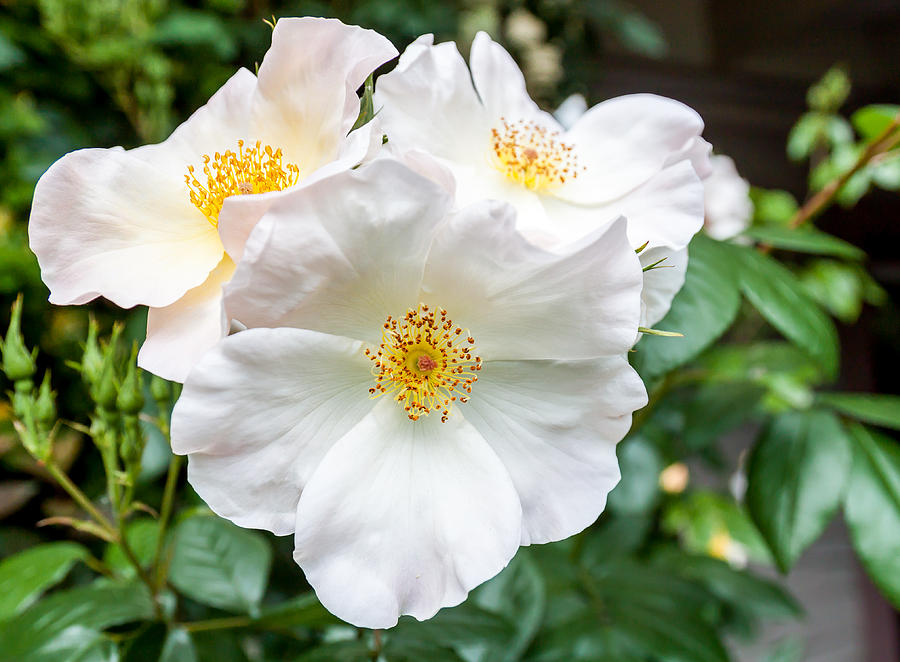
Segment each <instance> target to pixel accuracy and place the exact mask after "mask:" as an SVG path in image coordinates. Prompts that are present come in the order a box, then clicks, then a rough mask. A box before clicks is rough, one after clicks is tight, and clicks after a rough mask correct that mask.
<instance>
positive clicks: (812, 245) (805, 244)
mask: <svg viewBox="0 0 900 662" xmlns="http://www.w3.org/2000/svg"><path fill="white" fill-rule="evenodd" d="M744 234H745V235H747V236H748V237H750V238H752V239H755V240H756V241H759V242H761V243H764V244H769V245H770V246H774V247H775V248H783V249H785V250H789V251H796V252H798V253H812V254H813V255H833V256H835V257H842V258H846V259H848V260H861V259H863V258H864V257H865V256H866V254H865V253H864V252H863V251H862V249H859V248H857V247H856V246H854V245H853V244H851V243H849V242H846V241H844V240H843V239H838V238H837V237H835V236H832V235H830V234H827V233H825V232H821V231H820V230H815V229H812V228H806V229H796V230H794V229H790V228H786V227H781V226H777V225H757V226H755V227H752V228H748V229H747V230H746V231H745V232H744Z"/></svg>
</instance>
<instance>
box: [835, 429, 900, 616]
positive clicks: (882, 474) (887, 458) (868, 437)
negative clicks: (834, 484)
mask: <svg viewBox="0 0 900 662" xmlns="http://www.w3.org/2000/svg"><path fill="white" fill-rule="evenodd" d="M851 433H852V435H853V440H854V442H855V444H854V453H853V470H852V472H851V474H850V480H849V483H848V485H847V492H846V496H845V497H844V516H845V519H846V520H847V526H848V528H849V529H850V538H851V540H852V541H853V547H854V548H855V549H856V553H857V554H859V558H860V560H862V563H863V565H864V566H865V568H866V571H867V572H868V573H869V576H870V577H872V580H873V581H874V582H875V584H876V585H877V586H878V588H879V589H880V590H881V592H882V593H883V594H884V595H885V597H887V598H888V600H890V601H891V603H893V605H894V607H897V608H900V553H898V550H900V446H898V445H897V442H896V441H894V440H893V439H889V438H887V437H883V436H881V435H879V434H877V433H874V432H871V431H869V430H867V429H866V428H865V427H863V426H861V425H854V426H853V427H852V428H851Z"/></svg>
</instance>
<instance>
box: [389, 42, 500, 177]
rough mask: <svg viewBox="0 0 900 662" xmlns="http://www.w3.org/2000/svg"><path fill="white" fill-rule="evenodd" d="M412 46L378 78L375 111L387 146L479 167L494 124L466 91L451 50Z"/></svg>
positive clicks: (462, 66) (464, 71)
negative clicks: (420, 150)
mask: <svg viewBox="0 0 900 662" xmlns="http://www.w3.org/2000/svg"><path fill="white" fill-rule="evenodd" d="M427 43H428V41H427V40H424V41H423V40H422V39H420V40H419V41H416V42H415V43H413V44H412V45H411V46H410V47H409V48H408V49H407V52H406V53H404V54H403V56H402V57H401V60H400V65H401V66H398V67H397V69H395V70H394V71H392V72H390V73H387V74H385V75H383V76H381V77H379V78H378V84H377V85H376V88H375V105H376V107H378V108H380V109H381V110H380V112H379V114H378V116H379V118H380V119H381V121H382V123H383V126H384V130H385V132H386V133H387V136H388V141H389V143H394V144H395V145H397V147H399V148H400V150H402V151H406V150H410V149H422V150H425V151H427V152H431V153H432V154H434V155H435V156H438V157H441V158H445V159H449V160H451V161H462V162H471V161H473V160H474V161H485V159H486V158H487V150H488V149H489V148H490V137H491V127H492V125H493V122H494V120H495V119H497V118H494V117H491V116H490V114H489V113H488V111H487V110H486V109H485V108H484V106H483V105H482V104H481V102H480V101H479V99H478V96H477V95H476V93H475V88H474V87H473V86H472V79H471V77H470V76H469V69H468V68H467V67H466V63H465V62H464V61H463V59H462V56H461V55H460V54H459V51H458V50H456V44H454V43H453V42H445V43H443V44H438V45H437V46H427V45H426V44H427Z"/></svg>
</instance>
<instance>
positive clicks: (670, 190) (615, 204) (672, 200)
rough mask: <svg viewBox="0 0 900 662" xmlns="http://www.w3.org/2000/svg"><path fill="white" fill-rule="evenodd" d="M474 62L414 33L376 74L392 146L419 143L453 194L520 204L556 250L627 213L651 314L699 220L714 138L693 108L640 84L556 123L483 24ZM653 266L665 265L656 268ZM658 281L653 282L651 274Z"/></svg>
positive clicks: (654, 317) (677, 279)
mask: <svg viewBox="0 0 900 662" xmlns="http://www.w3.org/2000/svg"><path fill="white" fill-rule="evenodd" d="M469 64H470V68H471V75H470V69H469V68H467V67H466V64H465V62H464V61H463V59H462V57H461V56H460V54H459V52H458V51H457V50H456V46H455V44H453V43H442V44H438V45H437V46H434V45H433V39H432V36H431V35H425V36H424V37H420V38H419V39H418V40H417V41H415V42H414V43H413V44H411V45H410V46H409V47H408V48H407V49H406V52H405V53H403V55H402V56H401V57H400V61H399V63H398V65H397V67H396V69H395V70H394V71H392V72H390V73H389V74H386V75H384V76H381V77H380V78H379V80H378V84H377V87H376V92H375V97H376V101H377V106H379V107H380V109H381V110H380V114H379V118H380V119H381V121H382V126H383V127H384V130H385V132H386V133H387V135H388V139H389V141H390V142H389V144H390V145H392V149H394V150H395V151H396V152H397V153H402V152H404V151H411V150H424V151H427V152H429V153H431V154H432V155H433V156H435V157H437V158H438V159H439V160H440V162H441V163H442V164H443V165H444V166H446V167H447V168H449V170H450V171H451V172H452V173H453V175H454V177H455V179H456V194H457V196H458V199H459V202H460V204H465V203H467V202H471V201H474V200H479V199H483V198H487V199H495V200H503V201H506V202H509V203H510V204H512V205H513V206H514V207H515V208H516V212H517V214H518V228H519V230H520V231H521V232H523V233H524V234H526V236H528V237H529V239H531V240H532V241H533V242H534V243H536V244H538V245H541V246H544V247H547V248H551V249H553V248H554V247H555V246H558V245H562V244H565V243H567V242H570V241H573V240H575V239H578V238H580V237H583V236H585V235H587V234H589V233H590V232H593V231H594V230H596V229H598V228H602V227H606V226H608V225H609V224H610V223H612V222H613V221H614V220H615V219H616V218H618V217H620V216H624V217H625V218H626V219H627V221H628V237H629V239H630V241H631V244H632V246H633V247H634V248H638V247H640V246H642V245H644V244H645V243H648V242H649V244H648V248H647V250H646V251H645V253H644V254H642V261H643V262H644V264H645V266H646V265H649V264H652V263H653V262H656V261H658V260H660V259H662V258H667V257H668V258H669V259H670V262H667V263H666V266H670V267H675V268H668V269H661V270H655V271H657V273H655V274H653V277H650V276H649V274H650V273H652V272H648V281H647V287H648V289H649V290H650V291H648V292H647V293H645V297H644V304H645V308H646V310H645V314H644V323H645V324H652V323H654V322H656V321H658V320H659V319H660V318H661V317H662V316H663V315H664V314H665V312H666V310H668V307H669V304H670V303H671V298H672V296H674V294H675V292H676V291H677V290H678V289H679V288H680V287H681V284H682V283H683V280H684V268H685V265H686V263H687V261H686V256H684V255H682V256H674V254H675V253H676V252H678V251H681V250H682V249H684V248H685V247H686V246H687V244H688V242H689V241H690V239H691V237H692V236H693V235H694V234H695V233H696V232H697V231H698V230H699V229H700V227H701V226H702V224H703V187H702V185H701V183H700V178H699V176H698V172H699V173H700V175H705V174H706V171H707V170H708V167H709V166H708V158H707V154H708V151H709V145H708V144H707V143H706V142H705V141H704V140H703V139H702V138H700V133H701V132H702V130H703V122H702V120H701V119H700V116H699V115H697V113H696V112H694V111H693V110H691V109H690V108H688V107H687V106H685V105H684V104H681V103H679V102H677V101H673V100H671V99H666V98H663V97H659V96H654V95H651V94H637V95H630V96H624V97H619V98H616V99H611V100H609V101H606V102H604V103H601V104H598V105H596V106H594V107H593V108H591V109H589V110H587V112H585V113H584V114H583V115H582V116H581V117H580V118H578V119H577V121H575V122H574V124H573V125H572V126H571V128H567V129H566V128H563V127H562V126H561V125H560V124H559V123H558V122H557V121H556V120H555V119H554V118H553V117H552V116H551V115H550V114H548V113H545V112H543V111H541V110H540V109H539V108H538V107H537V105H536V104H535V103H534V102H533V101H532V100H531V98H530V97H529V96H528V92H527V91H526V89H525V79H524V78H523V76H522V73H521V71H520V70H519V68H518V66H517V65H516V63H515V62H514V61H513V59H512V58H511V57H510V55H509V54H508V53H507V52H506V51H505V50H504V49H503V48H502V47H501V46H500V45H499V44H497V43H495V42H493V41H491V39H490V37H488V36H487V35H486V34H484V33H479V34H478V35H477V36H476V37H475V40H474V42H473V44H472V52H471V57H470V60H469ZM660 272H665V273H664V274H663V275H660ZM660 280H662V281H664V282H658V281H660Z"/></svg>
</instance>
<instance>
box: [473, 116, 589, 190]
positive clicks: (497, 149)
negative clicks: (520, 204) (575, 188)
mask: <svg viewBox="0 0 900 662" xmlns="http://www.w3.org/2000/svg"><path fill="white" fill-rule="evenodd" d="M491 162H492V164H493V165H494V167H495V168H497V170H499V171H500V172H502V173H503V174H504V175H506V176H507V177H509V178H510V179H511V180H513V181H514V182H518V183H519V184H521V185H522V186H524V187H526V188H529V189H531V190H532V191H544V190H547V189H552V188H556V187H557V186H561V185H562V184H565V183H566V181H568V180H569V179H575V178H576V177H578V173H579V172H582V171H583V170H584V168H583V167H580V166H579V165H578V158H577V157H576V156H575V152H574V151H573V149H572V145H568V144H566V143H564V142H562V140H560V135H559V132H558V131H551V130H549V129H547V128H546V127H544V126H541V125H540V124H537V123H536V122H526V121H524V120H519V121H517V122H507V121H506V119H505V118H503V117H501V118H500V127H499V128H494V129H491Z"/></svg>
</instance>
